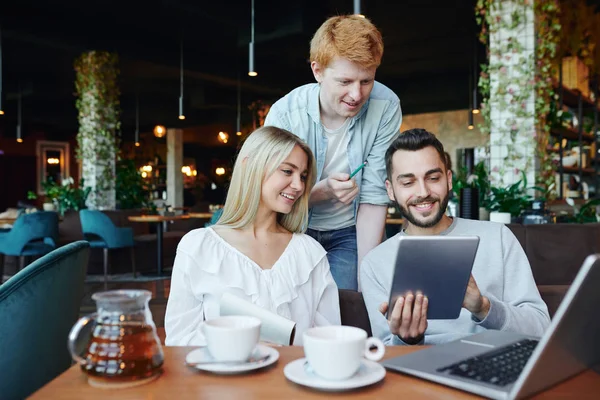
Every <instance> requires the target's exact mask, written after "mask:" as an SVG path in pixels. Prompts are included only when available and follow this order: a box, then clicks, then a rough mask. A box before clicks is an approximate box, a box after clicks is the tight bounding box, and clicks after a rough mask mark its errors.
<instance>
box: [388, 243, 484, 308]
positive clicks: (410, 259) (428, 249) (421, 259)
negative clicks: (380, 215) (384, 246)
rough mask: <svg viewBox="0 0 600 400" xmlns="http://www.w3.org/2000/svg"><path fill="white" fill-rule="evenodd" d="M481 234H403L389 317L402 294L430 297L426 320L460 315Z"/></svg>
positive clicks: (397, 259)
mask: <svg viewBox="0 0 600 400" xmlns="http://www.w3.org/2000/svg"><path fill="white" fill-rule="evenodd" d="M478 246H479V237H478V236H401V237H400V243H399V244H398V253H397V255H396V261H395V270H394V278H393V280H392V289H391V291H390V299H389V305H390V308H389V311H388V318H389V316H390V315H391V313H392V308H393V306H394V304H395V303H396V300H397V299H398V297H399V296H404V295H406V293H408V292H412V293H413V294H414V293H416V292H417V291H420V292H421V293H423V294H424V295H426V296H427V298H428V300H429V305H428V307H427V319H456V318H458V316H459V314H460V310H461V308H462V304H463V300H464V297H465V292H466V290H467V284H468V283H469V277H470V276H471V269H472V268H473V261H475V255H476V254H477V247H478Z"/></svg>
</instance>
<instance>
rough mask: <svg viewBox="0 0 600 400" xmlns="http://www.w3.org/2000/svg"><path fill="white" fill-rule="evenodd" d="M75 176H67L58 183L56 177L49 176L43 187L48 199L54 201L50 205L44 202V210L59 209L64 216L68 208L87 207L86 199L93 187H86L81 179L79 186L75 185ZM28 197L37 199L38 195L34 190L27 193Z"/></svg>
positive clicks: (76, 209) (77, 209) (78, 208)
mask: <svg viewBox="0 0 600 400" xmlns="http://www.w3.org/2000/svg"><path fill="white" fill-rule="evenodd" d="M74 183H75V181H74V180H73V178H70V177H66V178H64V179H63V180H62V182H61V184H58V183H57V182H56V181H54V179H52V178H48V180H47V181H46V182H43V183H42V188H43V189H44V191H45V192H46V199H47V200H50V201H51V202H52V205H53V206H52V207H50V206H49V205H47V204H48V202H46V203H44V211H58V213H59V214H60V215H61V216H62V215H64V214H65V212H66V211H68V210H75V211H79V210H81V209H83V208H86V206H85V201H86V199H87V197H88V196H89V194H90V191H91V190H92V188H90V187H86V188H84V181H83V179H81V180H80V181H79V186H78V187H76V186H74ZM27 198H28V199H36V198H37V195H36V194H35V193H33V192H31V191H30V192H28V193H27Z"/></svg>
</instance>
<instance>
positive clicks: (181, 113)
mask: <svg viewBox="0 0 600 400" xmlns="http://www.w3.org/2000/svg"><path fill="white" fill-rule="evenodd" d="M179 119H180V120H184V119H185V115H183V32H182V33H181V43H180V44H179Z"/></svg>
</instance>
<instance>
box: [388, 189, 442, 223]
mask: <svg viewBox="0 0 600 400" xmlns="http://www.w3.org/2000/svg"><path fill="white" fill-rule="evenodd" d="M431 200H433V199H432V198H430V197H426V198H425V199H423V200H422V201H421V202H424V201H431ZM449 200H450V191H448V193H446V196H445V197H444V199H443V200H442V201H440V208H439V210H438V212H437V214H436V215H435V218H433V219H432V220H430V221H428V222H422V221H419V220H418V219H416V218H415V217H414V215H413V214H412V213H411V212H410V211H409V210H408V209H407V208H404V207H403V206H401V205H400V204H399V203H398V202H396V206H397V207H398V209H399V210H400V213H401V214H402V216H403V217H404V218H406V219H407V220H408V222H410V223H411V224H412V225H414V226H417V227H419V228H431V227H434V226H436V225H437V224H438V223H439V222H440V221H441V220H442V218H443V217H444V214H445V213H446V208H448V201H449Z"/></svg>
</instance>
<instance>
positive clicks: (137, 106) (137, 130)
mask: <svg viewBox="0 0 600 400" xmlns="http://www.w3.org/2000/svg"><path fill="white" fill-rule="evenodd" d="M135 147H140V96H139V92H138V89H137V88H136V91H135Z"/></svg>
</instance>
